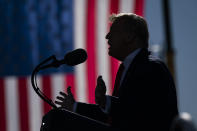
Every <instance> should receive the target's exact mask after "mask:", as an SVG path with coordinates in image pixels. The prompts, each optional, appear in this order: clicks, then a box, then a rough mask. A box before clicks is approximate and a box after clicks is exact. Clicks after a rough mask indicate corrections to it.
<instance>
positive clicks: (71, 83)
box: [65, 74, 76, 98]
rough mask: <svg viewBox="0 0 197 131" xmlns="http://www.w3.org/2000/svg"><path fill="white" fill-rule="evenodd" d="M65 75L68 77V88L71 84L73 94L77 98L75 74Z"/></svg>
mask: <svg viewBox="0 0 197 131" xmlns="http://www.w3.org/2000/svg"><path fill="white" fill-rule="evenodd" d="M65 77H66V88H67V87H68V86H71V91H72V94H73V96H74V98H76V90H75V80H74V75H73V74H66V76H65Z"/></svg>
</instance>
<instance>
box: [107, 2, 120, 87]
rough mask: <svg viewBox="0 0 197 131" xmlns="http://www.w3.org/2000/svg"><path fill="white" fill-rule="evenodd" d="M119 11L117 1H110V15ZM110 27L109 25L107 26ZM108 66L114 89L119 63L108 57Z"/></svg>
mask: <svg viewBox="0 0 197 131" xmlns="http://www.w3.org/2000/svg"><path fill="white" fill-rule="evenodd" d="M118 10H119V0H110V15H111V14H112V13H115V14H117V13H118ZM109 26H110V25H109ZM110 64H111V68H110V69H111V77H110V78H111V85H112V88H114V83H115V79H116V73H117V70H118V67H119V62H118V60H116V59H115V58H113V57H110Z"/></svg>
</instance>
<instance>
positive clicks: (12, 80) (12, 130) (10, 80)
mask: <svg viewBox="0 0 197 131" xmlns="http://www.w3.org/2000/svg"><path fill="white" fill-rule="evenodd" d="M17 85H18V84H17V79H16V77H7V78H5V93H6V95H5V96H6V109H7V111H6V112H7V114H6V120H7V122H6V123H7V131H19V124H20V123H19V114H20V113H19V102H18V87H17Z"/></svg>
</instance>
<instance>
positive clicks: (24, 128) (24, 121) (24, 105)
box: [18, 77, 31, 131]
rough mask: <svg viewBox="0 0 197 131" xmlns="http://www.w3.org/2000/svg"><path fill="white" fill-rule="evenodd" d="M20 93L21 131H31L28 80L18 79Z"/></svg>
mask: <svg viewBox="0 0 197 131" xmlns="http://www.w3.org/2000/svg"><path fill="white" fill-rule="evenodd" d="M18 93H19V114H20V122H19V123H20V129H21V131H29V112H28V111H29V110H28V96H27V78H25V77H20V78H19V79H18ZM30 104H31V103H30Z"/></svg>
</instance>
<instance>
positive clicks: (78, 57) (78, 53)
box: [40, 48, 87, 69]
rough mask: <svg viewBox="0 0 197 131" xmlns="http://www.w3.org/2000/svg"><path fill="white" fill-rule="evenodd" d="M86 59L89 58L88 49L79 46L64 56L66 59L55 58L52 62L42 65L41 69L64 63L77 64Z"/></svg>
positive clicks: (56, 66)
mask: <svg viewBox="0 0 197 131" xmlns="http://www.w3.org/2000/svg"><path fill="white" fill-rule="evenodd" d="M86 59H87V53H86V51H85V50H84V49H81V48H79V49H76V50H74V51H71V52H68V53H67V54H66V55H65V56H64V59H62V60H57V59H56V58H55V59H54V61H53V62H52V63H50V64H48V65H45V66H43V67H41V68H40V69H46V68H50V67H55V68H58V67H59V66H60V65H63V64H66V65H68V66H75V65H78V64H81V63H83V62H85V61H86Z"/></svg>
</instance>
